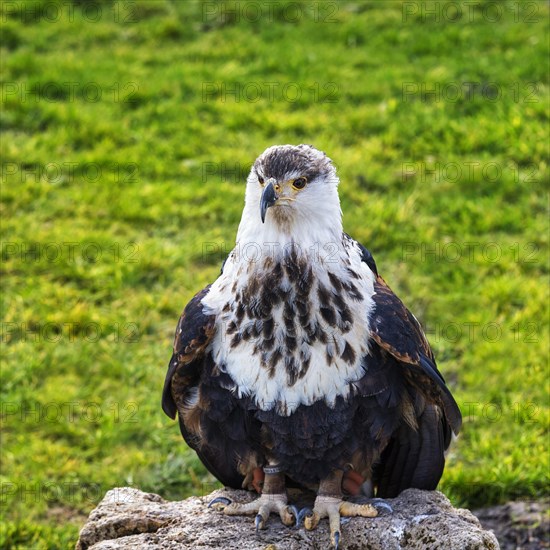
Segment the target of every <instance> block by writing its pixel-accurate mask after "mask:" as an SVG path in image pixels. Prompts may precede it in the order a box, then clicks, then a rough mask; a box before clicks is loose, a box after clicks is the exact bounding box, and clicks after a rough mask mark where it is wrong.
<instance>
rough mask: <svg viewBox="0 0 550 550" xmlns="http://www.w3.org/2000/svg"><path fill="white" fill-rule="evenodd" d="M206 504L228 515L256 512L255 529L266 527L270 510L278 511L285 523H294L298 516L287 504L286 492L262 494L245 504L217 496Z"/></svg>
mask: <svg viewBox="0 0 550 550" xmlns="http://www.w3.org/2000/svg"><path fill="white" fill-rule="evenodd" d="M208 506H209V507H211V506H214V507H215V508H216V509H217V510H220V511H223V513H224V514H226V515H228V516H251V515H254V514H256V519H255V520H254V523H255V525H256V531H258V530H259V529H265V528H266V522H267V518H268V517H269V515H270V514H271V513H272V512H276V513H278V514H279V517H280V518H281V521H282V522H283V523H284V524H285V525H294V524H295V523H296V520H297V518H298V510H297V508H296V507H295V506H289V505H288V504H287V496H286V494H280V493H278V494H274V495H271V494H263V495H262V496H261V497H259V498H257V499H256V500H253V501H252V502H247V503H246V504H239V503H238V502H231V501H230V500H229V499H228V498H225V497H218V498H215V499H214V500H213V501H212V502H210V504H209V505H208Z"/></svg>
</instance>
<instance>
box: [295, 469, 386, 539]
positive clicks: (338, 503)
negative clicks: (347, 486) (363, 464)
mask: <svg viewBox="0 0 550 550" xmlns="http://www.w3.org/2000/svg"><path fill="white" fill-rule="evenodd" d="M341 480H342V472H334V473H333V475H331V476H329V477H328V478H326V479H324V480H323V481H321V484H320V485H319V495H318V496H317V498H316V499H315V505H314V506H313V511H309V510H308V511H307V512H308V514H307V515H306V516H305V519H304V527H305V528H306V529H308V530H311V529H315V527H317V525H318V524H319V521H320V520H321V519H322V518H328V520H329V527H330V542H331V543H332V546H333V547H334V548H335V550H337V549H338V544H339V543H340V518H341V517H356V516H362V517H364V518H373V517H376V516H377V515H378V511H377V510H376V508H374V507H373V506H371V505H370V504H354V503H353V502H346V501H345V500H342V495H341V491H340V487H341ZM303 512H304V510H302V513H303ZM302 513H301V514H300V517H299V519H301V516H302Z"/></svg>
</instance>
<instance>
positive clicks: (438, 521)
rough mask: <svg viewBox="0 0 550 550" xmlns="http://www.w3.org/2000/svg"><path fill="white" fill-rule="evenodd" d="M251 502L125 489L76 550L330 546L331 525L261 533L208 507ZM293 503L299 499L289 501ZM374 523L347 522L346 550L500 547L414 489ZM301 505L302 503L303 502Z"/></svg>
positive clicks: (277, 526) (96, 514)
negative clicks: (174, 497) (171, 497)
mask: <svg viewBox="0 0 550 550" xmlns="http://www.w3.org/2000/svg"><path fill="white" fill-rule="evenodd" d="M221 495H223V496H227V497H229V498H231V499H233V500H235V501H239V502H247V501H250V500H252V499H253V498H255V495H253V494H251V493H249V492H246V491H230V490H218V491H214V492H213V493H212V494H210V495H208V496H206V497H201V498H199V497H191V498H188V499H186V500H183V501H181V502H169V501H166V500H163V499H162V498H161V497H160V496H158V495H154V494H148V493H143V492H141V491H138V490H137V489H132V488H128V487H122V488H118V489H112V490H111V491H109V492H108V493H107V494H106V495H105V497H104V499H103V500H102V501H101V502H100V503H99V505H98V507H97V508H96V509H95V510H93V511H92V513H91V514H90V517H89V518H88V522H87V523H86V525H85V526H84V527H83V528H82V530H81V531H80V538H79V540H78V542H77V545H76V548H77V550H123V549H124V550H127V549H131V548H140V549H145V550H161V549H162V550H168V549H170V550H176V549H186V548H189V549H191V548H193V549H201V550H214V549H216V550H218V549H227V550H307V549H317V548H322V549H328V548H330V542H329V532H328V522H327V520H321V523H320V525H319V526H318V527H317V529H316V530H314V531H306V530H305V529H304V528H303V526H302V527H300V528H299V529H297V528H291V527H285V526H284V525H283V524H282V523H281V521H280V519H279V518H278V517H277V516H271V517H270V520H269V522H268V528H267V529H266V530H263V531H260V533H259V535H256V533H255V530H254V519H253V517H229V516H224V515H223V514H222V513H220V512H218V511H216V510H214V509H211V508H207V503H208V502H210V500H211V499H213V498H215V497H216V496H221ZM290 498H291V500H292V501H293V502H296V500H297V499H298V500H299V499H300V498H304V497H303V496H302V497H299V496H297V495H293V494H291V495H290ZM386 502H387V503H388V504H390V505H391V506H392V508H393V513H391V514H390V513H388V512H386V511H384V510H382V509H381V513H380V515H379V516H378V517H376V518H353V519H351V520H349V521H347V522H345V523H343V524H342V529H341V532H342V541H341V545H340V548H341V549H342V550H343V549H348V550H352V549H353V550H359V549H363V548H365V549H369V550H394V549H395V550H397V549H406V550H416V549H422V550H429V549H443V548H445V549H449V550H478V549H479V550H481V549H491V550H495V549H498V548H499V546H498V542H497V540H496V538H495V536H494V535H493V534H492V533H491V532H489V531H484V530H483V529H482V527H481V525H480V523H479V521H478V520H477V518H476V517H475V516H473V515H472V514H471V513H470V512H469V511H468V510H462V509H455V508H453V507H452V506H451V503H450V502H449V500H448V499H447V498H446V497H445V496H444V495H443V494H441V493H439V492H437V491H419V490H416V489H409V490H407V491H404V492H403V493H401V495H400V496H399V497H398V498H395V499H388V500H387V501H386ZM300 504H302V503H300Z"/></svg>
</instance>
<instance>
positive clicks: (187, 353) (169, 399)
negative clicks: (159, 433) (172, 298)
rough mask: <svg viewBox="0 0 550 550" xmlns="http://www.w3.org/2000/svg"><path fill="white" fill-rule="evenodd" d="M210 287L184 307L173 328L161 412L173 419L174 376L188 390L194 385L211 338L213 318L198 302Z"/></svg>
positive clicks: (174, 415)
mask: <svg viewBox="0 0 550 550" xmlns="http://www.w3.org/2000/svg"><path fill="white" fill-rule="evenodd" d="M209 289H210V285H208V286H207V287H206V288H204V289H203V290H201V291H200V292H199V293H198V294H196V295H195V296H194V298H193V299H192V300H191V301H190V302H189V303H188V304H187V306H186V307H185V309H184V310H183V313H182V315H181V317H180V320H179V322H178V326H177V327H176V334H175V337H174V348H173V353H172V359H170V364H169V365H168V372H167V373H166V379H165V381H164V390H163V392H162V410H163V411H164V412H165V413H166V414H167V415H168V416H169V417H170V418H172V419H175V418H176V412H177V410H178V409H177V406H176V401H175V400H174V396H173V395H172V381H173V379H174V375H175V374H176V373H177V374H178V376H179V377H180V378H181V379H182V381H188V384H189V386H190V387H193V385H196V383H197V382H198V379H199V377H200V372H201V364H202V361H203V359H204V350H205V349H206V347H207V346H208V344H209V343H210V339H211V338H212V335H213V334H214V316H212V315H210V316H209V315H205V314H204V313H203V306H202V304H201V300H202V299H203V298H204V297H205V296H206V294H207V293H208V290H209Z"/></svg>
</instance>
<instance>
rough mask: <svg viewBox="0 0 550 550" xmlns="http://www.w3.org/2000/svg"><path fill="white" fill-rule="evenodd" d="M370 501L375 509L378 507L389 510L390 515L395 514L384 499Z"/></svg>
mask: <svg viewBox="0 0 550 550" xmlns="http://www.w3.org/2000/svg"><path fill="white" fill-rule="evenodd" d="M370 500H371V502H372V504H373V506H374V507H375V508H376V506H377V505H378V506H380V508H382V509H384V510H387V511H388V512H389V513H390V514H393V508H392V507H391V506H390V505H389V504H388V503H387V502H385V501H384V499H383V498H371V499H370Z"/></svg>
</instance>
